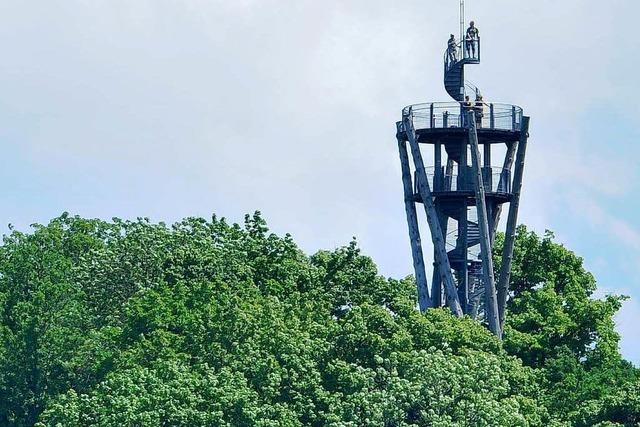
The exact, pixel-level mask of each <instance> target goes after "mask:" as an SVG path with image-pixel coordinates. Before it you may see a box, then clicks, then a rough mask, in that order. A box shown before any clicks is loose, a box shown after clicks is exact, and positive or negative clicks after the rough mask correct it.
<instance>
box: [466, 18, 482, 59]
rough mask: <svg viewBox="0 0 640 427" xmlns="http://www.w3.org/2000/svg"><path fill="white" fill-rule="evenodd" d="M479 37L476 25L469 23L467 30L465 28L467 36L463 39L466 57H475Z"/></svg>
mask: <svg viewBox="0 0 640 427" xmlns="http://www.w3.org/2000/svg"><path fill="white" fill-rule="evenodd" d="M479 36H480V32H479V31H478V28H477V27H476V23H475V22H473V21H471V22H470V23H469V28H467V36H466V38H465V42H466V43H465V45H466V47H467V57H469V58H475V57H476V44H477V43H478V37H479Z"/></svg>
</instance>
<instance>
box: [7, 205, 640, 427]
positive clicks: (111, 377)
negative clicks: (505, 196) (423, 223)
mask: <svg viewBox="0 0 640 427" xmlns="http://www.w3.org/2000/svg"><path fill="white" fill-rule="evenodd" d="M552 240H553V238H552V236H551V235H547V236H545V237H544V238H543V239H539V238H538V237H537V236H535V235H534V234H532V233H530V232H528V231H526V229H524V228H521V229H520V230H519V234H518V239H517V241H516V252H515V256H516V260H515V263H514V264H515V265H514V269H515V270H514V276H513V279H514V280H513V282H514V283H513V289H514V292H513V294H512V298H511V299H510V301H509V310H510V313H509V316H508V323H507V328H506V330H505V342H504V345H503V344H502V343H501V342H499V341H498V340H497V339H496V338H495V337H494V336H493V335H491V334H490V333H489V332H488V331H487V330H486V329H485V328H484V327H482V325H480V324H478V323H477V322H475V321H473V320H471V319H469V318H464V319H457V318H455V317H454V316H452V315H451V314H450V313H448V312H447V311H446V310H430V311H429V312H427V313H425V314H422V313H420V312H419V311H418V310H416V294H415V283H414V281H413V279H412V278H406V279H402V280H394V279H386V278H384V277H381V276H380V275H379V274H378V271H377V269H376V266H375V264H374V262H373V261H372V260H371V259H370V258H368V257H366V256H363V255H362V253H361V252H360V249H359V248H358V246H357V243H356V242H355V241H353V242H351V243H350V244H348V245H347V246H345V247H342V248H338V249H336V250H333V251H320V252H318V253H316V254H314V255H313V256H310V257H309V256H306V255H305V254H304V253H303V252H302V251H300V249H299V248H298V247H297V246H296V245H295V243H294V242H293V239H292V238H291V237H290V236H288V235H287V236H284V237H279V236H276V235H274V234H271V233H269V231H268V229H267V226H266V223H265V221H264V220H263V219H262V217H261V216H260V214H259V213H256V214H255V215H253V216H247V217H246V219H245V223H244V226H239V225H235V224H228V223H227V222H226V221H225V220H224V219H219V218H216V217H213V218H212V219H211V220H205V219H202V218H188V219H185V220H183V221H181V222H179V223H177V224H174V225H172V226H167V225H165V224H153V223H151V222H150V221H148V220H146V219H138V220H136V221H122V220H117V219H116V220H113V221H110V222H106V221H99V220H86V219H82V218H78V217H71V216H68V215H63V216H61V217H60V218H56V219H54V220H53V221H51V222H50V223H49V224H48V225H46V226H36V227H35V228H34V230H33V231H32V232H31V233H19V232H15V231H14V232H13V233H12V234H11V235H10V236H7V237H6V238H5V240H4V245H3V246H2V247H0V424H1V425H6V426H11V427H13V426H33V425H38V426H58V425H60V426H66V425H73V426H94V425H98V426H121V425H140V426H156V425H161V424H162V423H164V424H165V425H174V426H196V425H211V426H244V425H246V426H250V425H251V426H253V425H257V426H280V425H287V426H289V425H290V426H335V427H338V426H381V425H382V426H389V427H390V426H427V425H428V426H470V425H473V426H493V425H513V426H543V425H544V426H548V425H550V426H554V425H556V426H560V425H576V426H581V425H591V424H589V423H592V424H593V423H607V422H610V423H620V424H622V425H624V424H625V423H627V424H628V423H634V422H636V421H637V413H638V407H637V404H636V403H637V400H638V389H637V386H634V384H637V373H636V370H635V369H634V368H633V367H631V366H630V365H629V364H628V363H626V362H624V360H622V358H621V357H620V355H619V352H618V350H617V339H618V337H617V335H616V334H615V331H614V329H613V321H612V316H613V314H614V313H615V311H616V310H617V307H619V304H620V299H619V298H616V297H609V298H607V299H605V300H602V301H598V300H593V299H591V298H590V296H591V294H592V292H593V289H595V282H594V280H593V278H592V277H591V276H590V275H589V274H588V273H587V272H586V271H584V269H583V268H582V265H581V262H580V261H579V259H578V258H577V257H575V255H573V254H572V253H570V252H569V251H567V250H566V249H564V248H562V247H561V246H559V245H557V244H556V243H554V242H553V241H552ZM634 381H635V382H634ZM578 402H580V403H585V405H579V404H578ZM602 425H605V424H602Z"/></svg>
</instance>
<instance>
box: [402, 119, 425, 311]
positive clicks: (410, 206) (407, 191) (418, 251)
mask: <svg viewBox="0 0 640 427" xmlns="http://www.w3.org/2000/svg"><path fill="white" fill-rule="evenodd" d="M396 127H397V134H396V137H397V139H398V150H399V152H400V165H401V167H402V184H403V187H404V207H405V211H406V213H407V224H408V226H409V239H410V240H411V255H412V256H413V270H414V271H415V275H416V276H415V277H416V286H417V288H418V304H419V306H420V311H426V310H427V309H429V308H430V307H432V304H431V298H430V297H429V286H428V284H427V273H426V271H425V267H424V255H423V253H422V242H421V239H420V229H419V228H418V215H417V214H416V204H415V200H414V195H413V183H412V182H411V167H410V166H409V154H408V153H407V145H406V144H407V143H406V140H405V139H404V138H403V136H402V135H403V133H402V132H401V130H402V129H401V127H402V122H398V123H396Z"/></svg>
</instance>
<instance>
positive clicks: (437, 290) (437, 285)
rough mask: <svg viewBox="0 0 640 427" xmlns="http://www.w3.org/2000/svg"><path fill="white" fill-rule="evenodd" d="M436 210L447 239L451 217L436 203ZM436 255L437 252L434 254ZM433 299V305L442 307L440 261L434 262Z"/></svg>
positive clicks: (444, 236)
mask: <svg viewBox="0 0 640 427" xmlns="http://www.w3.org/2000/svg"><path fill="white" fill-rule="evenodd" d="M436 211H437V212H438V222H440V227H441V228H442V238H443V239H444V240H445V242H446V240H447V227H448V222H449V218H448V217H447V216H446V215H445V214H443V213H441V212H440V209H439V208H438V206H437V205H436ZM434 255H435V254H434ZM431 300H432V301H433V302H432V305H433V307H442V279H441V278H440V271H439V270H438V263H437V262H434V263H433V279H432V280H431Z"/></svg>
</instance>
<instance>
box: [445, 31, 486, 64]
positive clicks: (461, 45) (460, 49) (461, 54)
mask: <svg viewBox="0 0 640 427" xmlns="http://www.w3.org/2000/svg"><path fill="white" fill-rule="evenodd" d="M471 43H473V47H472V49H470V50H471V52H468V50H467V49H466V46H467V40H462V41H459V42H457V43H456V50H455V55H454V59H455V61H451V57H450V52H449V46H447V48H446V49H445V51H444V66H445V70H446V71H449V70H450V69H451V67H452V66H453V65H455V64H458V63H469V62H474V63H475V62H480V37H477V38H476V39H473V40H471Z"/></svg>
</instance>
